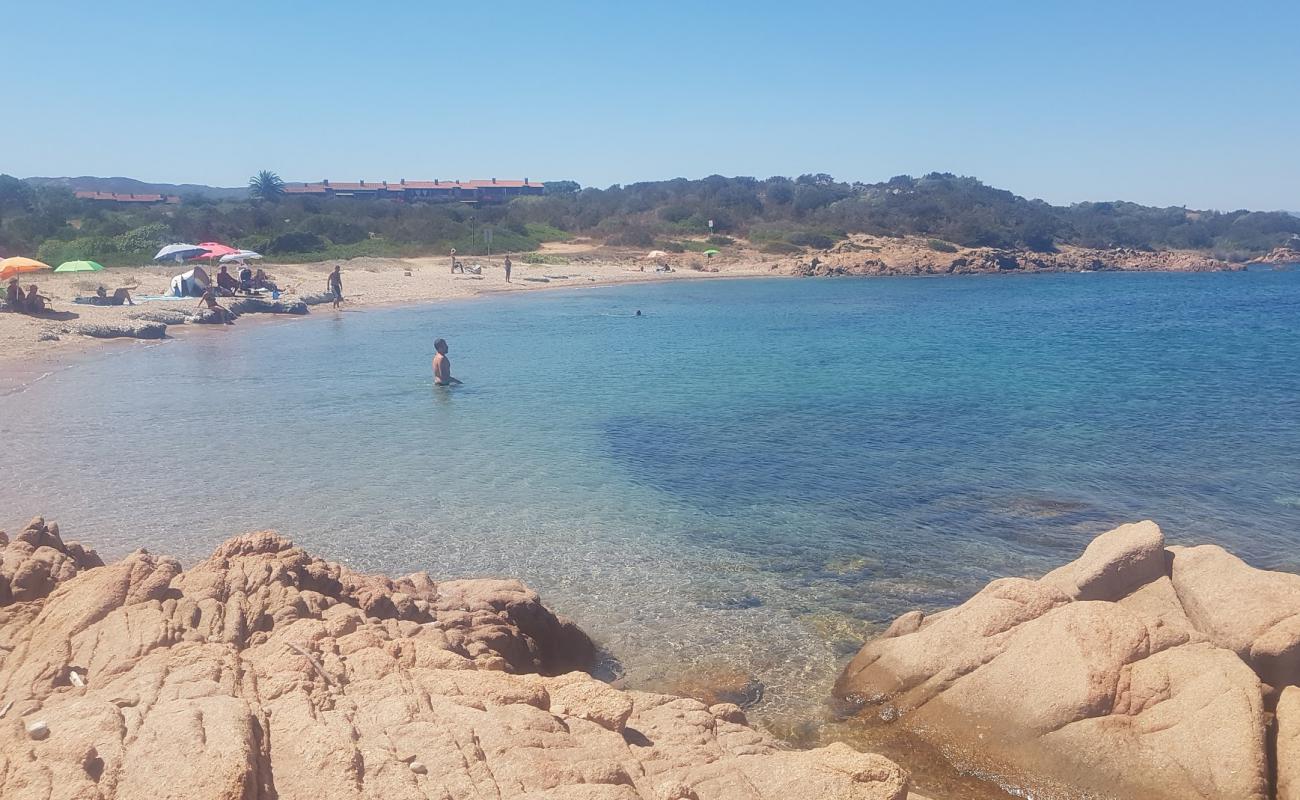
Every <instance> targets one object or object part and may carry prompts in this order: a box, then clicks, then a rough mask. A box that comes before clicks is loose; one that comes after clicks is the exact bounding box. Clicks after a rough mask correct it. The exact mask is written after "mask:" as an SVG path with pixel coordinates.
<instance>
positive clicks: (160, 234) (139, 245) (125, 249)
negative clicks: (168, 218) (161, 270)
mask: <svg viewBox="0 0 1300 800" xmlns="http://www.w3.org/2000/svg"><path fill="white" fill-rule="evenodd" d="M170 234H171V231H170V230H168V228H167V226H166V225H164V224H163V223H161V222H152V223H150V224H148V225H141V226H140V227H138V228H133V229H132V230H129V231H127V232H126V233H123V234H120V235H118V236H116V237H114V241H113V246H114V250H116V251H117V252H119V253H136V252H142V251H145V250H153V251H154V252H157V251H158V248H159V247H162V246H163V245H164V244H167V240H168V239H170V238H171V236H170Z"/></svg>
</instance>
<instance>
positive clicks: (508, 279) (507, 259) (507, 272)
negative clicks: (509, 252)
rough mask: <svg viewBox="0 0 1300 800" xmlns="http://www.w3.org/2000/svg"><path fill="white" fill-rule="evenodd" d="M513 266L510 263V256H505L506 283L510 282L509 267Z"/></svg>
mask: <svg viewBox="0 0 1300 800" xmlns="http://www.w3.org/2000/svg"><path fill="white" fill-rule="evenodd" d="M512 266H514V265H513V264H511V263H510V256H506V283H510V268H511V267H512Z"/></svg>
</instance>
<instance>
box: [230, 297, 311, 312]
mask: <svg viewBox="0 0 1300 800" xmlns="http://www.w3.org/2000/svg"><path fill="white" fill-rule="evenodd" d="M226 307H227V308H228V309H230V311H231V312H232V313H234V314H236V315H239V314H300V315H301V314H306V313H307V303H306V301H304V300H290V299H287V298H285V299H280V300H272V299H270V298H261V297H239V298H235V299H234V300H231V301H230V302H229V303H228V304H227V306H226Z"/></svg>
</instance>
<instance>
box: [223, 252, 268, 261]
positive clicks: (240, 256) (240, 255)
mask: <svg viewBox="0 0 1300 800" xmlns="http://www.w3.org/2000/svg"><path fill="white" fill-rule="evenodd" d="M261 257H262V254H261V253H254V252H253V251H252V250H240V251H238V252H235V253H227V254H226V255H224V256H222V257H221V263H222V264H229V263H230V262H232V261H247V260H248V259H250V258H261Z"/></svg>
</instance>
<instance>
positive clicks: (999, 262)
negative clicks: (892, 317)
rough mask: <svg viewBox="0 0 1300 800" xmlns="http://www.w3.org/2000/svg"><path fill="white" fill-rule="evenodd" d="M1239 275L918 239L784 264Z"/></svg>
mask: <svg viewBox="0 0 1300 800" xmlns="http://www.w3.org/2000/svg"><path fill="white" fill-rule="evenodd" d="M1242 269H1245V267H1244V265H1241V264H1231V263H1229V262H1227V261H1221V260H1219V259H1216V258H1214V257H1212V256H1209V255H1207V254H1205V253H1201V252H1198V251H1194V250H1134V249H1131V248H1113V249H1096V248H1085V247H1073V246H1062V247H1060V248H1059V249H1058V250H1056V251H1053V252H1050V253H1044V252H1037V251H1033V250H1023V249H1005V248H993V247H958V246H956V245H952V244H949V243H947V242H940V241H937V240H933V239H924V238H919V237H889V236H866V235H853V236H850V237H849V238H848V239H845V240H844V241H842V242H840V243H839V244H837V245H835V246H834V247H833V248H831V249H830V250H828V251H826V252H824V253H816V254H813V255H805V256H800V257H798V258H795V259H793V260H792V261H789V262H787V263H786V264H785V271H787V272H789V273H791V274H795V275H805V276H813V275H973V274H980V273H1029V272H1218V271H1237V270H1242Z"/></svg>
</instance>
